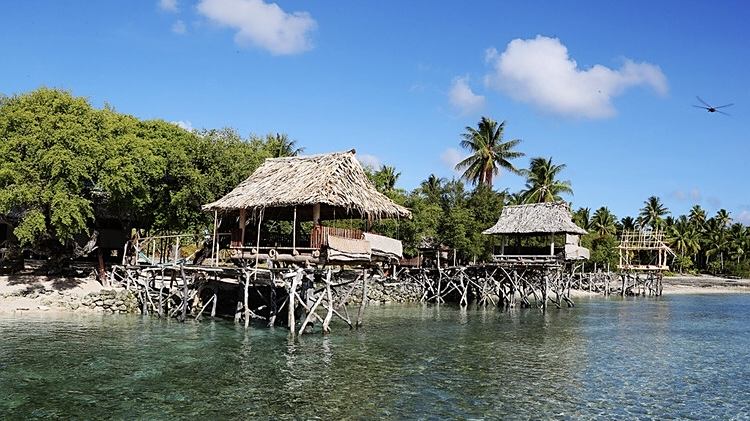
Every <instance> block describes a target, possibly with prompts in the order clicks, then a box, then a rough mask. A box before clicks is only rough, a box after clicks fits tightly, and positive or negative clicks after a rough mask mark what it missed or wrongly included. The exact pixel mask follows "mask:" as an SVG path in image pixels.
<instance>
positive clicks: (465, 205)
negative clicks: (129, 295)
mask: <svg viewBox="0 0 750 421" xmlns="http://www.w3.org/2000/svg"><path fill="white" fill-rule="evenodd" d="M504 129H505V122H502V123H500V124H498V123H496V122H495V121H494V120H492V119H489V118H486V117H483V118H482V119H481V120H480V121H479V123H478V126H477V128H476V129H475V128H471V127H467V128H466V131H465V132H464V133H463V134H462V135H461V142H460V144H461V145H462V146H463V147H465V148H466V149H467V150H468V151H469V153H470V155H469V157H468V158H466V159H465V160H463V161H461V162H460V163H459V164H458V166H457V169H459V170H461V171H463V179H465V180H467V181H469V182H470V183H472V184H473V185H474V188H473V189H472V190H468V189H467V186H466V185H465V184H464V182H463V181H462V180H460V179H452V180H446V179H442V178H439V177H437V176H435V175H430V176H429V177H428V178H427V179H426V180H424V181H423V182H422V183H421V184H420V186H419V187H417V188H415V189H414V190H412V191H405V190H402V189H399V188H397V187H396V186H397V182H398V178H399V176H400V173H399V172H398V171H397V170H396V169H395V168H394V167H389V166H383V167H381V168H378V169H373V168H370V169H368V173H369V175H370V177H371V179H372V181H373V182H374V184H375V186H376V187H377V189H378V190H380V191H381V192H383V193H384V194H386V195H387V196H389V197H390V198H391V199H393V200H394V201H395V202H397V203H399V204H401V205H404V206H406V207H408V208H410V209H411V210H412V212H413V218H412V219H410V220H400V221H394V220H382V221H374V226H373V227H372V228H373V229H374V230H375V231H376V232H380V233H382V234H385V235H389V236H391V237H394V238H399V239H401V240H402V241H403V243H404V250H405V252H406V254H407V255H412V256H413V255H415V254H416V252H417V248H418V247H419V246H420V245H426V244H430V245H432V246H437V245H443V246H446V247H449V248H452V249H455V250H456V251H457V256H456V257H457V259H458V260H459V261H461V262H468V261H473V260H484V259H488V258H489V257H490V255H491V254H492V252H493V248H494V246H495V245H496V244H495V243H496V241H497V239H496V238H495V237H493V236H485V235H482V234H481V232H482V231H483V230H484V229H486V228H488V227H490V226H492V225H493V224H494V223H495V222H496V221H497V218H498V216H499V215H500V212H501V210H502V207H503V206H504V205H515V204H521V203H538V202H549V201H559V200H565V196H569V195H572V193H573V189H572V185H571V183H570V182H569V181H565V180H561V179H560V176H561V173H562V172H563V171H564V169H565V165H564V164H556V163H553V161H552V158H541V157H534V158H532V159H531V160H530V165H529V168H528V169H518V168H516V166H515V164H514V163H513V162H511V161H513V160H515V159H517V158H520V157H522V156H523V153H521V152H518V151H516V150H515V148H516V147H517V146H518V145H519V144H520V140H517V139H514V140H510V141H507V142H504V141H503V140H502V136H503V132H504ZM302 150H303V149H302V148H300V147H298V145H297V144H296V142H295V141H293V140H291V139H289V137H287V136H286V135H284V134H279V133H273V134H269V135H267V136H265V137H257V136H250V137H248V138H242V137H241V136H240V135H239V134H238V133H237V132H236V131H234V130H232V129H221V130H202V131H186V130H184V129H182V128H180V127H178V126H176V125H175V124H172V123H169V122H166V121H162V120H145V121H144V120H140V119H137V118H135V117H132V116H129V115H125V114H122V113H118V112H116V111H115V110H113V109H111V108H109V107H105V108H104V109H95V108H94V107H92V106H91V104H90V103H89V102H88V101H87V100H86V99H83V98H76V97H74V96H72V95H71V94H70V93H68V92H65V91H60V90H54V89H44V88H43V89H38V90H36V91H33V92H30V93H27V94H23V95H18V96H14V97H0V156H2V157H3V159H2V160H0V222H5V223H8V224H9V225H10V226H11V227H12V241H11V243H12V246H14V247H16V248H17V249H18V250H31V251H34V252H38V253H43V254H46V255H48V256H51V257H64V256H71V255H79V254H85V253H86V248H85V244H86V243H87V242H89V243H90V241H89V240H90V239H91V238H92V235H94V233H96V232H97V230H98V229H100V228H103V227H112V226H113V225H114V226H116V227H120V228H124V229H126V230H129V229H130V228H133V227H135V228H139V229H143V230H145V231H152V232H155V231H160V232H201V231H203V230H205V229H206V228H207V227H208V226H209V224H210V215H207V214H206V213H204V212H201V205H202V204H205V203H208V202H211V201H212V200H214V199H216V198H217V197H219V196H221V195H223V194H225V193H226V192H228V191H229V190H231V189H232V188H233V187H234V186H236V185H237V184H238V183H239V182H240V181H241V180H242V179H244V178H246V177H247V176H248V175H249V174H250V173H251V172H252V171H253V170H254V169H255V168H257V167H258V166H259V165H260V164H261V163H262V161H263V160H264V159H265V158H268V157H279V156H289V155H296V154H298V153H300V152H302ZM500 169H505V170H507V171H510V172H514V173H518V174H522V175H524V176H525V177H526V179H527V182H526V186H525V189H524V190H523V191H519V192H509V191H507V190H506V191H502V192H497V191H494V190H493V189H492V179H493V176H494V175H496V174H497V173H498V171H499V170H500ZM573 219H574V221H575V222H576V223H577V224H578V225H579V226H581V227H582V228H584V229H586V230H587V231H589V234H587V235H585V236H584V237H583V238H582V245H583V246H585V247H588V248H590V249H591V261H592V262H594V263H597V264H598V265H600V267H605V266H606V265H610V267H614V266H616V264H617V263H618V252H617V236H618V235H619V234H620V233H621V232H622V231H623V230H629V229H638V228H648V229H660V230H663V231H664V232H665V233H666V236H667V239H668V242H669V244H670V246H671V247H672V248H673V250H674V251H675V252H676V254H677V258H676V259H675V261H674V262H672V266H673V267H674V268H676V269H677V270H680V271H693V270H702V271H709V272H714V273H733V274H738V275H744V276H747V275H750V273H748V272H750V230H748V228H747V227H745V226H743V225H742V224H739V223H734V224H732V223H731V216H730V215H729V213H728V212H726V211H725V210H723V209H722V210H720V211H719V212H718V213H717V214H716V215H715V216H713V217H711V218H708V217H707V215H706V212H705V211H704V210H703V209H702V208H701V207H700V206H697V205H696V206H695V207H693V209H692V210H691V211H690V213H689V214H688V215H682V216H679V217H676V218H674V217H672V216H669V211H668V209H667V208H666V207H665V206H664V205H663V203H662V202H661V201H660V200H659V199H658V198H657V197H650V198H648V199H647V200H646V201H645V203H644V206H643V208H642V209H641V211H640V212H639V215H638V216H637V217H635V218H633V217H629V216H626V217H624V218H621V219H618V218H617V217H616V216H615V215H614V214H613V213H612V212H611V211H610V210H609V209H607V208H606V207H601V208H599V209H597V210H596V211H594V213H593V215H592V214H591V211H590V209H588V208H580V209H578V210H576V211H575V212H574V214H573ZM337 222H338V223H340V224H344V225H347V224H348V225H356V226H359V227H363V226H364V224H365V222H364V221H337Z"/></svg>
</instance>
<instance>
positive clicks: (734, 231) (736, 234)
mask: <svg viewBox="0 0 750 421" xmlns="http://www.w3.org/2000/svg"><path fill="white" fill-rule="evenodd" d="M748 245H750V235H748V229H747V228H745V226H744V225H742V224H740V223H735V224H732V226H731V227H729V256H730V257H731V258H732V259H734V260H736V261H737V264H739V263H740V260H741V259H742V258H743V257H745V256H746V255H747V254H749V253H750V248H748Z"/></svg>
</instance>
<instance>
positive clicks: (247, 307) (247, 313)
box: [244, 272, 250, 329]
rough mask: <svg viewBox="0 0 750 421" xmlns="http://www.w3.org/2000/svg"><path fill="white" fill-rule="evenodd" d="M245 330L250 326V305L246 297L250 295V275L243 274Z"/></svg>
mask: <svg viewBox="0 0 750 421" xmlns="http://www.w3.org/2000/svg"><path fill="white" fill-rule="evenodd" d="M244 275H245V299H244V303H245V329H247V328H248V327H249V326H250V303H249V302H248V295H249V293H250V274H249V273H247V272H245V273H244Z"/></svg>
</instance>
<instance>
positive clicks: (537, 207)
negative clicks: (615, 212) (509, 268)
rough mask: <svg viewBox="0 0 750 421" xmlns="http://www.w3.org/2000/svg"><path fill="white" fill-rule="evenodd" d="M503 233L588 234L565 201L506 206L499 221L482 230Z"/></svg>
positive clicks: (484, 232)
mask: <svg viewBox="0 0 750 421" xmlns="http://www.w3.org/2000/svg"><path fill="white" fill-rule="evenodd" d="M482 233H483V234H502V235H543V234H578V235H583V234H586V230H584V229H583V228H581V227H579V226H578V225H576V224H574V223H573V221H572V219H571V215H570V209H568V205H567V204H566V203H565V202H556V203H532V204H528V205H516V206H505V207H503V211H502V213H501V214H500V218H499V219H498V220H497V223H496V224H495V225H494V226H492V227H491V228H488V229H486V230H484V231H483V232H482Z"/></svg>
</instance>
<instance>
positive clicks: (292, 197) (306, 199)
mask: <svg viewBox="0 0 750 421" xmlns="http://www.w3.org/2000/svg"><path fill="white" fill-rule="evenodd" d="M355 153H356V152H355V151H354V150H353V149H352V150H350V151H347V152H336V153H327V154H319V155H308V156H292V157H284V158H269V159H266V160H265V162H264V163H263V165H261V166H260V167H259V168H258V169H257V170H255V172H253V173H252V174H251V175H250V177H248V178H247V179H246V180H245V181H243V182H242V183H240V185H238V186H237V187H236V188H235V189H234V190H232V191H231V192H229V193H227V194H226V195H225V196H224V197H222V198H221V199H219V200H217V201H215V202H213V203H209V204H207V205H204V206H203V209H204V210H219V211H222V210H235V209H262V208H285V207H293V206H311V205H315V204H317V203H319V204H321V205H327V206H331V207H334V208H343V209H345V210H346V211H347V212H353V213H358V214H360V215H362V216H365V217H374V218H408V217H411V212H410V211H409V210H408V209H406V208H405V207H403V206H400V205H398V204H396V203H394V202H393V201H392V200H391V199H389V198H388V197H387V196H385V195H384V194H382V193H380V192H378V191H377V189H376V188H375V185H373V183H372V182H371V181H370V179H369V178H368V177H367V174H365V171H364V169H363V168H362V165H361V164H360V163H359V161H357V158H356V157H355Z"/></svg>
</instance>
